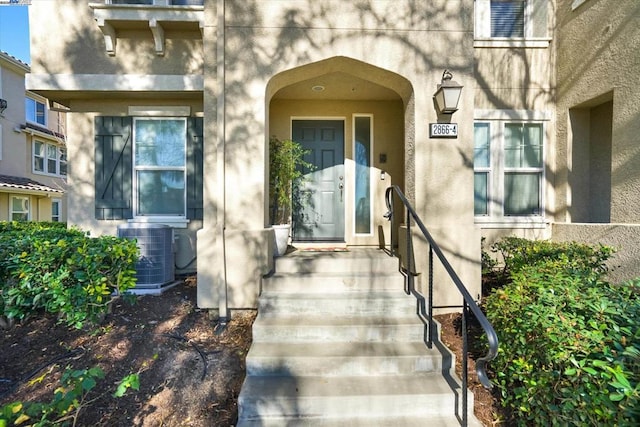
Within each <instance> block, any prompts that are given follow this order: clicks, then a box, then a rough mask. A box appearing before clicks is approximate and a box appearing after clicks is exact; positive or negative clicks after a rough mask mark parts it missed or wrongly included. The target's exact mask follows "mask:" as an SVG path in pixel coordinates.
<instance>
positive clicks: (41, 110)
mask: <svg viewBox="0 0 640 427" xmlns="http://www.w3.org/2000/svg"><path fill="white" fill-rule="evenodd" d="M46 111H47V109H46V108H45V105H44V103H43V102H40V101H36V100H35V99H32V98H26V99H25V114H26V119H27V121H29V122H33V123H37V124H39V125H42V126H46V125H47V120H46V118H47V115H46Z"/></svg>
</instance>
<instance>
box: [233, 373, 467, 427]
mask: <svg viewBox="0 0 640 427" xmlns="http://www.w3.org/2000/svg"><path fill="white" fill-rule="evenodd" d="M459 397H460V396H456V395H455V394H454V393H453V392H452V390H451V386H450V385H449V384H448V383H447V381H446V380H445V379H444V378H443V376H442V375H441V374H439V373H434V374H423V375H411V376H390V377H387V376H369V377H359V376H356V377H349V376H345V377H324V376H318V377H315V376H304V377H294V376H290V375H283V376H275V377H255V376H249V377H247V378H246V379H245V382H244V384H243V386H242V392H241V393H240V396H239V398H238V403H239V407H240V408H241V409H240V418H241V419H243V420H257V419H262V420H268V419H270V418H272V419H275V418H280V419H282V418H285V419H286V418H299V419H304V420H305V422H306V421H307V419H313V418H322V419H324V420H331V419H335V420H345V419H355V418H359V417H361V418H363V419H365V420H372V419H373V418H376V417H384V418H391V417H418V416H419V417H424V418H423V425H424V424H426V423H428V424H431V423H430V416H434V415H435V416H442V414H443V412H450V413H451V415H454V413H453V412H454V408H455V407H456V400H458V398H459ZM468 398H469V399H470V400H469V401H470V403H471V404H472V403H473V396H472V395H471V394H470V393H469V396H468ZM443 408H449V411H443ZM318 421H319V420H318ZM239 425H242V424H239ZM281 425H286V424H281ZM303 425H306V424H303ZM313 425H315V424H313ZM318 425H322V424H318ZM342 425H345V426H346V425H349V426H351V425H352V424H350V423H344V424H342ZM397 425H403V424H397Z"/></svg>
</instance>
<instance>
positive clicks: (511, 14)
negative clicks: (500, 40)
mask: <svg viewBox="0 0 640 427" xmlns="http://www.w3.org/2000/svg"><path fill="white" fill-rule="evenodd" d="M525 6H526V1H525V0H491V5H490V7H491V37H520V38H522V37H524V34H525V33H524V26H525V25H524V23H525Z"/></svg>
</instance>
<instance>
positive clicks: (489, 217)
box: [473, 120, 544, 222]
mask: <svg viewBox="0 0 640 427" xmlns="http://www.w3.org/2000/svg"><path fill="white" fill-rule="evenodd" d="M543 147H544V124H543V123H542V122H527V121H503V120H495V121H493V120H492V121H476V123H475V124H474V161H473V164H474V214H475V216H476V219H477V220H478V221H479V222H495V221H498V222H500V221H504V222H512V221H514V220H515V221H517V220H519V219H522V218H525V217H526V218H539V219H542V218H543V216H544V215H543V213H544V199H543V182H544V153H543Z"/></svg>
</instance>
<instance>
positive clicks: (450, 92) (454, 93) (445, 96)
mask: <svg viewBox="0 0 640 427" xmlns="http://www.w3.org/2000/svg"><path fill="white" fill-rule="evenodd" d="M452 78H453V74H451V72H450V71H449V70H444V73H442V82H441V83H440V84H439V85H438V90H436V93H434V94H433V97H434V99H435V100H436V106H437V107H438V113H440V114H453V113H455V112H456V111H458V101H459V100H460V94H461V93H462V85H461V84H460V83H458V82H456V81H455V80H451V79H452Z"/></svg>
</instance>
